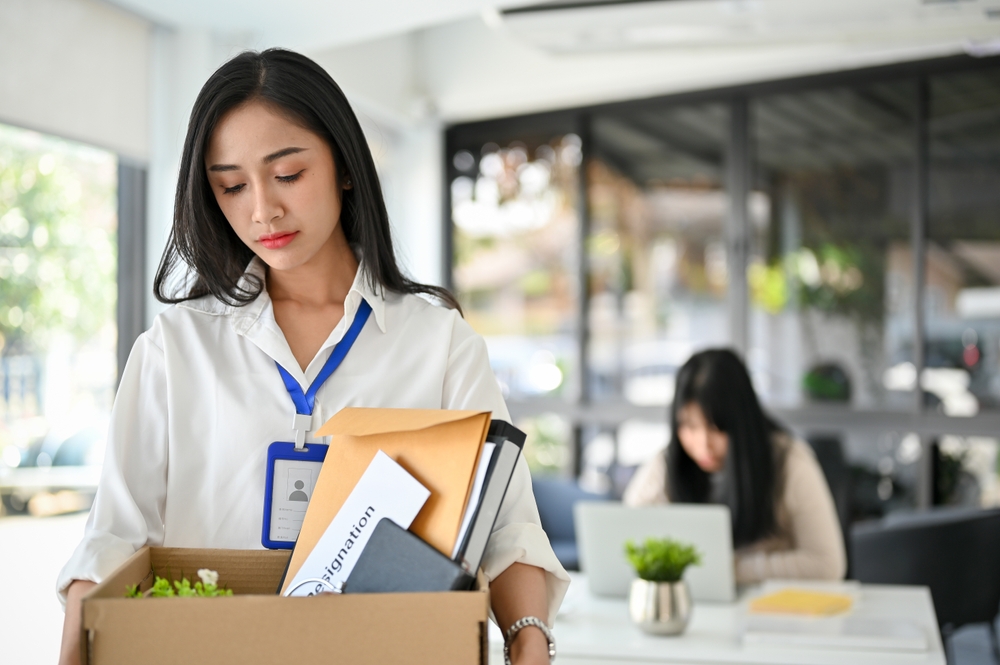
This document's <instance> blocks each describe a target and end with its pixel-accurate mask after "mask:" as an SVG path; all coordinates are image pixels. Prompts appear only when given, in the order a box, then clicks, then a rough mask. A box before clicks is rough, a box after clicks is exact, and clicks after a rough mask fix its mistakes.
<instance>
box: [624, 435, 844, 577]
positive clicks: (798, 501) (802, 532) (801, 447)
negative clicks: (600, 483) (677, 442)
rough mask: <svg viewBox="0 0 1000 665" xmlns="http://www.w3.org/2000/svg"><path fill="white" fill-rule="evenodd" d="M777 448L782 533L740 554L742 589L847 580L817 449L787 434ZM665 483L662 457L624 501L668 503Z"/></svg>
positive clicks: (638, 476) (639, 475)
mask: <svg viewBox="0 0 1000 665" xmlns="http://www.w3.org/2000/svg"><path fill="white" fill-rule="evenodd" d="M774 444H775V452H776V453H777V455H776V458H777V459H778V460H782V459H783V460H784V463H783V464H780V472H779V474H778V487H777V488H776V489H777V496H778V501H777V505H776V515H775V517H776V521H777V530H776V531H777V532H776V533H775V535H774V536H771V537H769V538H766V539H764V540H761V541H758V542H756V543H753V544H752V545H748V546H745V547H742V548H740V549H738V550H737V551H736V581H737V583H739V584H752V583H754V582H760V581H762V580H766V579H815V580H839V579H842V578H843V577H844V573H845V572H846V570H847V555H846V553H845V552H844V539H843V536H842V535H841V533H840V522H839V521H838V519H837V510H836V508H835V507H834V504H833V497H832V496H830V488H829V487H827V484H826V479H825V478H824V477H823V471H822V469H820V467H819V463H818V462H816V457H815V456H814V455H813V452H812V449H811V448H809V446H808V445H807V444H805V443H803V442H802V441H798V440H793V439H792V438H791V437H789V436H787V435H784V434H779V435H777V436H776V437H775V439H774ZM666 479H667V460H666V455H665V454H663V453H662V452H660V453H657V454H656V455H654V456H653V458H652V459H650V460H649V461H648V462H646V463H645V464H644V465H642V466H641V467H639V469H638V470H637V471H636V473H635V476H633V478H632V481H631V482H630V483H629V485H628V488H626V490H625V495H624V496H623V497H622V500H623V501H624V502H625V504H626V505H629V506H649V505H655V504H663V503H669V500H668V499H667V491H666V490H667V488H666Z"/></svg>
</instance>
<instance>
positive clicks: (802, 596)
mask: <svg viewBox="0 0 1000 665" xmlns="http://www.w3.org/2000/svg"><path fill="white" fill-rule="evenodd" d="M852 603H853V601H852V600H851V597H850V596H845V595H843V594H839V593H825V592H823V591H809V590H807V589H782V590H781V591H775V592H774V593H769V594H767V595H766V596H761V597H760V598H755V599H754V600H753V601H751V602H750V611H751V612H758V613H779V614H807V615H811V616H831V615H834V614H840V613H841V612H846V611H847V610H849V609H851V605H852Z"/></svg>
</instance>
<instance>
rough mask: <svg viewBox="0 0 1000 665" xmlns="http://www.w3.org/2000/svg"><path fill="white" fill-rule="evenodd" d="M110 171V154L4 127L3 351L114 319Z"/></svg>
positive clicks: (0, 214)
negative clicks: (55, 334)
mask: <svg viewBox="0 0 1000 665" xmlns="http://www.w3.org/2000/svg"><path fill="white" fill-rule="evenodd" d="M115 170H116V163H115V159H114V156H113V155H111V154H110V153H107V152H104V151H101V150H97V149H94V148H88V147H85V146H81V145H78V144H73V143H70V142H67V141H61V140H58V139H54V138H51V137H45V136H42V135H40V134H36V133H34V132H28V131H25V130H20V129H16V128H13V127H7V126H5V125H0V354H3V355H11V354H18V355H31V354H37V353H40V352H42V351H43V350H44V349H45V347H46V345H47V342H48V341H50V338H51V336H52V334H53V333H57V332H58V333H68V334H69V335H70V337H72V338H73V339H75V340H77V341H80V342H82V341H85V340H88V339H90V338H92V337H94V336H95V335H96V334H97V333H98V332H99V331H101V329H102V328H104V327H105V326H107V325H108V323H109V322H111V323H112V324H113V323H114V320H115V299H116V297H117V290H116V282H115V277H116V270H117V261H116V219H115V215H114V200H115V183H116V173H115Z"/></svg>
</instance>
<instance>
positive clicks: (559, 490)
mask: <svg viewBox="0 0 1000 665" xmlns="http://www.w3.org/2000/svg"><path fill="white" fill-rule="evenodd" d="M531 487H532V489H533V490H534V493H535V503H536V504H537V505H538V516H539V518H541V520H542V529H543V530H544V531H545V533H546V535H547V536H548V537H549V542H550V543H551V544H552V550H553V551H554V552H555V553H556V558H557V559H559V563H561V564H562V565H563V568H565V569H566V570H580V555H579V554H578V553H577V549H576V527H575V526H574V525H573V504H574V503H576V502H577V501H604V500H608V499H609V498H610V497H608V496H607V495H604V494H594V493H592V492H587V491H586V490H583V489H580V486H579V485H577V484H576V482H574V481H572V480H568V479H566V478H544V477H538V478H532V479H531Z"/></svg>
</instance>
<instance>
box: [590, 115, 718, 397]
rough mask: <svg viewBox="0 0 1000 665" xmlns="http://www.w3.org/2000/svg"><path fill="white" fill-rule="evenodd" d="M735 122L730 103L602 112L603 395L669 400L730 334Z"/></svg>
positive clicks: (593, 376)
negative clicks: (696, 358)
mask: <svg viewBox="0 0 1000 665" xmlns="http://www.w3.org/2000/svg"><path fill="white" fill-rule="evenodd" d="M728 122H729V121H728V108H727V106H726V105H725V104H721V103H713V104H702V105H694V106H679V107H660V108H649V107H647V108H644V109H641V110H628V111H614V112H607V113H601V114H598V115H596V116H595V117H594V119H593V129H592V132H593V144H594V145H593V155H594V159H593V160H592V161H591V162H590V163H589V166H588V170H587V182H588V189H589V192H588V195H589V197H590V201H589V203H590V215H591V228H590V234H589V238H588V240H587V257H588V267H589V276H588V277H589V285H588V286H589V289H588V297H589V299H590V301H589V305H590V312H589V318H590V320H589V344H588V347H587V361H588V372H589V374H588V382H589V388H590V393H591V397H592V398H593V399H595V400H602V399H622V398H624V399H626V400H628V401H630V402H633V403H635V404H642V405H666V404H668V403H669V402H670V401H671V398H672V396H673V388H674V374H675V373H676V371H677V369H678V368H679V367H680V365H682V364H683V363H684V361H685V360H687V358H688V357H689V356H690V355H691V353H692V352H694V351H696V350H698V349H699V348H704V347H708V346H717V345H724V344H726V343H727V342H728V338H729V330H728V327H727V323H726V321H727V318H726V307H725V298H726V287H727V284H728V276H727V264H726V243H725V218H726V210H727V202H726V193H725V189H724V184H723V172H724V167H723V163H724V148H725V142H726V138H727V134H728Z"/></svg>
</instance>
